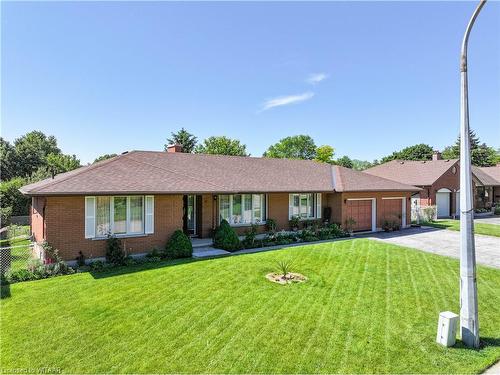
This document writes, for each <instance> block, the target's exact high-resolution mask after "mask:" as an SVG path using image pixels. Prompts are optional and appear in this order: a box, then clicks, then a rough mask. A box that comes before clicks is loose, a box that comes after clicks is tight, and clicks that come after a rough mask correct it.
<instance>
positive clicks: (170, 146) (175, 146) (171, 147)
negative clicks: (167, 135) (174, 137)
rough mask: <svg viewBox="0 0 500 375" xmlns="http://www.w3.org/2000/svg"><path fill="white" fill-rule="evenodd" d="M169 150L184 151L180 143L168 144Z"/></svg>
mask: <svg viewBox="0 0 500 375" xmlns="http://www.w3.org/2000/svg"><path fill="white" fill-rule="evenodd" d="M167 152H182V146H181V145H180V144H178V143H176V144H175V145H168V146H167Z"/></svg>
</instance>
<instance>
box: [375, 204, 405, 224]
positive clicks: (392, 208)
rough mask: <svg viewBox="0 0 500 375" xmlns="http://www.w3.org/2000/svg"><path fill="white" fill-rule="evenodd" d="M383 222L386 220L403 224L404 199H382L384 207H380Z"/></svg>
mask: <svg viewBox="0 0 500 375" xmlns="http://www.w3.org/2000/svg"><path fill="white" fill-rule="evenodd" d="M379 210H380V217H381V218H382V223H380V224H381V225H382V224H383V222H384V221H386V220H387V221H389V222H394V223H396V224H398V225H399V226H402V225H403V200H402V199H401V198H396V199H382V207H380V208H379Z"/></svg>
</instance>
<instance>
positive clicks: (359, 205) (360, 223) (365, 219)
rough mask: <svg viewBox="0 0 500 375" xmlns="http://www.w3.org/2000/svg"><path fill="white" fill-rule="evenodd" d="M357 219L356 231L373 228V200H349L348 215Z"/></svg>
mask: <svg viewBox="0 0 500 375" xmlns="http://www.w3.org/2000/svg"><path fill="white" fill-rule="evenodd" d="M351 217H352V218H353V219H354V220H355V221H356V224H355V225H354V228H353V229H354V230H355V231H365V230H372V201H371V200H370V199H367V200H348V201H347V216H346V218H347V219H348V218H351Z"/></svg>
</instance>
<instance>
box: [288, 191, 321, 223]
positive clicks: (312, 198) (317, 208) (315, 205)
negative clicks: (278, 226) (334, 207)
mask: <svg viewBox="0 0 500 375" xmlns="http://www.w3.org/2000/svg"><path fill="white" fill-rule="evenodd" d="M293 217H298V218H300V219H302V220H306V219H320V218H321V193H318V194H313V193H305V194H299V193H296V194H290V196H289V208H288V218H289V219H292V218H293Z"/></svg>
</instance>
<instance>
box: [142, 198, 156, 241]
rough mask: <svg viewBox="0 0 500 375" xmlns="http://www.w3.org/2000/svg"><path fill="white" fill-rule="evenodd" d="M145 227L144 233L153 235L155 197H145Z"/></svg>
mask: <svg viewBox="0 0 500 375" xmlns="http://www.w3.org/2000/svg"><path fill="white" fill-rule="evenodd" d="M144 211H145V219H146V220H145V226H144V232H145V233H147V234H151V233H154V231H155V214H154V212H155V197H154V196H153V195H146V204H145V210H144Z"/></svg>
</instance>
